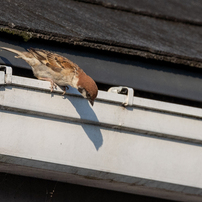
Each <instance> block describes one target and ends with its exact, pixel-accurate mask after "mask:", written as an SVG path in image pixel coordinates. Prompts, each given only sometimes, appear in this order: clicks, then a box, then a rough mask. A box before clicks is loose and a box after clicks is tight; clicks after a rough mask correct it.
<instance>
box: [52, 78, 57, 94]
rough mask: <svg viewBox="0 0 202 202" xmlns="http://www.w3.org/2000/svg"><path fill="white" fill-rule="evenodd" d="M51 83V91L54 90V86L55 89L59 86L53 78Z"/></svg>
mask: <svg viewBox="0 0 202 202" xmlns="http://www.w3.org/2000/svg"><path fill="white" fill-rule="evenodd" d="M50 83H51V87H50V89H51V90H50V91H51V92H53V90H54V88H55V89H56V88H57V84H56V83H54V82H53V81H52V80H51V81H50Z"/></svg>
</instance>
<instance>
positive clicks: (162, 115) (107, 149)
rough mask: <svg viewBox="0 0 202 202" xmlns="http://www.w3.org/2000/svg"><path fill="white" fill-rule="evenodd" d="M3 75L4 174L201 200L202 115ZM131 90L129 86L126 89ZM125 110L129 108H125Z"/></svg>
mask: <svg viewBox="0 0 202 202" xmlns="http://www.w3.org/2000/svg"><path fill="white" fill-rule="evenodd" d="M5 69H6V70H5V71H0V128H1V132H0V139H1V141H0V171H1V172H9V173H16V174H22V175H28V176H34V177H41V178H46V179H54V180H59V181H64V182H70V183H77V184H83V185H87V186H94V187H100V188H106V189H112V190H117V191H124V192H128V193H135V194H142V195H148V196H155V197H161V198H166V199H173V200H179V201H201V199H202V174H201V168H202V147H201V146H202V132H201V131H202V121H201V120H202V109H199V108H194V107H187V106H182V105H177V104H170V103H166V102H160V101H154V100H149V99H143V98H137V97H133V96H131V95H133V92H132V89H130V88H129V90H128V95H120V94H117V93H112V91H116V92H118V91H119V90H120V89H117V88H114V89H110V91H111V92H104V91H99V93H98V97H97V99H96V101H95V104H94V106H93V107H91V106H90V105H89V103H88V101H87V100H86V99H84V98H82V97H81V96H80V94H79V93H78V92H77V91H76V90H75V89H72V88H70V89H69V90H68V92H67V95H65V96H62V95H61V94H62V90H61V89H59V88H58V89H57V90H55V91H54V92H53V93H50V84H49V82H46V81H40V80H36V79H29V78H23V77H19V76H13V75H12V71H11V70H12V69H11V68H10V67H6V68H5ZM124 88H125V87H124ZM123 105H125V107H123Z"/></svg>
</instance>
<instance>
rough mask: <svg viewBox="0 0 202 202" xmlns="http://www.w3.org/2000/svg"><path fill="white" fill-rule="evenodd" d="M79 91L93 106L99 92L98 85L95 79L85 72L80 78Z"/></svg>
mask: <svg viewBox="0 0 202 202" xmlns="http://www.w3.org/2000/svg"><path fill="white" fill-rule="evenodd" d="M78 91H79V92H80V93H81V94H82V96H83V97H84V98H86V99H88V101H89V102H90V104H91V105H92V106H93V104H94V100H95V98H96V97H97V94H98V87H97V85H96V83H95V81H94V80H93V79H92V78H91V77H90V76H88V75H86V74H85V73H84V74H83V75H82V76H81V77H80V78H79V81H78Z"/></svg>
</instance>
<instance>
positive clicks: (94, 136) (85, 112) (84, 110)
mask: <svg viewBox="0 0 202 202" xmlns="http://www.w3.org/2000/svg"><path fill="white" fill-rule="evenodd" d="M64 99H68V100H69V101H70V102H71V103H72V105H73V106H74V108H75V109H76V111H77V113H78V114H79V116H80V118H81V119H82V120H88V121H90V122H99V120H98V118H97V116H96V114H95V112H94V111H93V109H92V108H91V107H90V104H89V102H88V100H86V99H83V100H82V102H81V98H77V99H75V97H72V96H68V95H67V96H64ZM81 126H82V128H83V130H84V131H85V133H86V135H87V136H88V138H89V139H90V140H91V142H92V143H93V144H94V146H95V148H96V150H97V151H98V150H99V148H100V147H101V146H102V144H103V137H102V133H101V130H100V128H99V126H96V125H93V127H92V124H85V123H82V124H81Z"/></svg>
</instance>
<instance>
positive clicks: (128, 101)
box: [108, 86, 134, 107]
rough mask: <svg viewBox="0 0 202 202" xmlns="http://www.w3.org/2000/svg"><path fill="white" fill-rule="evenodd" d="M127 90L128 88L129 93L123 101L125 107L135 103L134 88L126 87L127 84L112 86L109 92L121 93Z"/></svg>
mask: <svg viewBox="0 0 202 202" xmlns="http://www.w3.org/2000/svg"><path fill="white" fill-rule="evenodd" d="M125 90H127V95H126V99H125V101H124V102H123V106H124V107H126V106H132V105H133V95H134V90H133V89H132V88H129V87H125V86H119V87H111V88H109V90H108V92H110V93H117V94H121V93H123V91H125Z"/></svg>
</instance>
